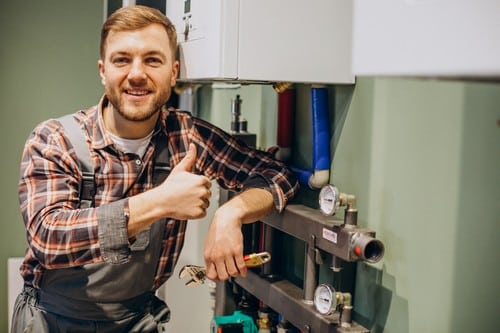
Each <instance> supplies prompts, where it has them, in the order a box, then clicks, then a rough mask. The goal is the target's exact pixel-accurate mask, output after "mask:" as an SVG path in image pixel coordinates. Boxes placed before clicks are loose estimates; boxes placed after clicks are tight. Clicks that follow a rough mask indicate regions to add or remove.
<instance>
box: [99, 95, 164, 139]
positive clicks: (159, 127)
mask: <svg viewBox="0 0 500 333" xmlns="http://www.w3.org/2000/svg"><path fill="white" fill-rule="evenodd" d="M108 103H109V100H108V98H107V97H106V95H103V96H102V97H101V99H100V100H99V104H98V105H97V114H96V118H97V119H96V121H95V125H94V126H93V127H94V128H93V131H94V133H93V134H94V136H93V137H94V140H93V144H92V147H93V148H94V149H104V148H105V147H108V146H112V145H113V144H114V141H113V139H112V138H111V136H110V135H109V134H108V132H107V131H106V127H105V126H104V119H103V110H104V108H105V107H106V106H107V105H108ZM168 113H169V110H168V109H167V107H166V106H164V107H163V108H162V110H161V112H160V116H159V117H158V121H157V123H156V125H155V129H154V131H153V138H154V137H156V136H157V135H159V133H164V134H165V135H166V133H167V130H166V126H165V121H166V119H167V115H168Z"/></svg>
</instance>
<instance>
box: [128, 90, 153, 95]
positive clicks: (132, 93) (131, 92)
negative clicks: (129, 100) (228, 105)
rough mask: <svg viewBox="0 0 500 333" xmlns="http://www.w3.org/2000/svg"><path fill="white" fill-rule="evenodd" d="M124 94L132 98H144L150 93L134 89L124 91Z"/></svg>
mask: <svg viewBox="0 0 500 333" xmlns="http://www.w3.org/2000/svg"><path fill="white" fill-rule="evenodd" d="M125 93H126V94H127V95H132V96H145V95H147V94H149V93H150V91H149V90H142V89H134V90H131V89H127V90H125Z"/></svg>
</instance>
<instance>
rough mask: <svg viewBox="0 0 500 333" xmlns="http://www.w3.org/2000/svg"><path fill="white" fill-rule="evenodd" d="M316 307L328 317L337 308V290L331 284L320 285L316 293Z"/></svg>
mask: <svg viewBox="0 0 500 333" xmlns="http://www.w3.org/2000/svg"><path fill="white" fill-rule="evenodd" d="M313 302H314V307H315V308H316V310H317V311H318V312H319V313H321V314H322V315H325V316H328V315H331V314H332V313H333V312H335V309H336V308H337V297H336V293H335V289H333V287H332V286H330V285H329V284H320V285H319V286H318V287H317V288H316V290H315V291H314V300H313Z"/></svg>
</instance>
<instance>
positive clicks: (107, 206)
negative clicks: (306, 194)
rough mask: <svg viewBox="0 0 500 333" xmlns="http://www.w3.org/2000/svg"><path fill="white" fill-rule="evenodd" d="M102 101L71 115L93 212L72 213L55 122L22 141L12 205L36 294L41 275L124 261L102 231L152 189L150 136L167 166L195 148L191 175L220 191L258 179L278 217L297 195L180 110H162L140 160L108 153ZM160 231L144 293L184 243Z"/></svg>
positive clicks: (170, 226)
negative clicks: (165, 154) (87, 157)
mask: <svg viewBox="0 0 500 333" xmlns="http://www.w3.org/2000/svg"><path fill="white" fill-rule="evenodd" d="M105 103H107V100H106V98H103V99H101V101H100V103H99V105H97V106H94V107H92V108H90V109H88V110H85V111H79V112H77V113H76V115H77V118H78V119H79V120H80V122H81V124H82V125H83V127H84V128H85V130H86V131H85V135H86V136H87V140H88V144H89V147H90V150H91V156H92V160H93V164H94V169H95V183H96V194H95V197H94V200H95V207H93V208H84V209H81V208H79V205H80V201H79V184H80V180H81V176H82V175H81V171H80V169H79V167H78V161H77V157H76V153H75V150H74V149H73V147H72V146H71V144H70V142H69V140H68V139H67V137H66V135H65V134H64V129H63V128H62V127H61V125H60V123H59V122H58V121H57V120H53V119H52V120H47V121H45V122H43V123H41V124H40V125H38V126H37V127H36V128H35V129H34V131H33V132H32V133H31V135H30V136H29V138H28V140H27V142H26V145H25V148H24V153H23V156H22V162H21V171H20V182H19V201H20V206H21V211H22V215H23V219H24V223H25V225H26V230H27V238H28V244H29V248H28V250H27V253H26V256H25V259H24V263H23V265H22V266H21V274H22V276H23V278H24V280H25V283H26V284H28V285H32V286H34V287H35V288H38V287H39V286H40V281H41V279H42V277H43V274H44V271H45V270H47V269H57V268H68V267H74V266H81V265H85V264H91V263H98V262H110V263H118V262H126V261H127V256H128V253H129V250H130V249H129V247H130V245H131V244H129V240H128V239H126V237H125V238H124V239H123V237H122V239H121V240H120V241H119V242H121V243H122V244H111V243H112V242H111V241H110V239H113V237H114V235H113V234H110V233H112V232H113V230H117V228H118V229H120V228H121V229H122V230H126V223H127V216H128V197H130V196H133V195H136V194H138V193H141V192H144V191H147V190H149V189H151V188H152V187H153V186H154V184H153V180H152V179H153V178H152V176H153V169H154V168H153V164H154V161H153V156H154V151H155V145H154V142H158V141H157V140H158V138H160V139H163V140H164V141H165V143H166V144H168V150H169V159H170V165H171V167H174V166H175V165H177V164H178V163H179V162H180V161H181V160H182V158H183V157H184V156H185V155H186V150H187V147H188V144H189V142H193V143H195V145H196V146H197V155H198V156H197V157H198V158H197V161H196V165H195V170H194V171H193V172H195V173H198V174H203V175H205V176H207V177H208V178H210V179H217V182H218V184H219V185H220V186H222V187H223V188H226V189H229V190H234V191H240V190H242V189H243V188H245V187H246V186H251V185H248V183H249V182H248V180H249V179H255V177H257V178H258V177H262V178H261V179H264V180H265V181H266V183H267V184H268V189H269V190H270V191H271V193H272V194H273V198H274V202H275V207H276V209H277V210H278V211H281V210H282V209H283V208H284V206H285V204H286V202H287V201H288V200H289V199H290V198H292V197H293V196H294V194H295V193H296V191H297V189H298V184H297V182H296V179H295V176H293V174H291V173H290V172H289V171H288V169H287V168H286V167H285V166H284V165H283V164H282V163H281V162H277V161H275V160H274V159H273V158H271V156H270V155H269V154H268V153H266V152H263V151H259V150H253V149H249V148H248V147H246V146H244V145H242V144H241V143H240V142H238V141H237V140H235V139H234V138H232V137H231V136H230V135H229V134H227V133H225V132H224V131H222V130H220V129H219V128H217V127H215V126H213V125H211V124H209V123H207V122H205V121H203V120H201V119H198V118H195V117H192V116H191V115H190V114H189V113H188V112H183V111H178V110H173V109H169V110H166V109H165V110H163V111H162V112H161V115H160V118H159V121H158V123H157V125H156V128H155V131H154V134H153V138H152V140H151V142H150V144H149V146H148V148H147V150H146V152H145V154H144V156H143V158H142V159H140V158H139V157H138V156H137V155H133V154H124V153H122V152H120V151H119V150H117V149H116V147H115V145H114V143H113V141H112V139H111V137H110V136H109V134H108V133H106V131H105V129H104V126H103V120H102V107H103V106H104V105H105ZM250 183H252V182H250ZM117 211H118V212H119V214H116V212H117ZM111 214H112V215H113V216H110V215H111ZM117 215H118V216H117ZM110 221H111V222H112V223H113V224H114V225H115V226H112V227H111V228H109V227H108V225H106V223H108V224H109V223H111V222H110ZM165 226H166V227H165V233H164V236H163V243H162V250H161V251H162V252H161V257H160V260H159V262H158V267H157V270H156V276H155V279H154V283H153V286H152V287H151V290H155V289H157V288H158V287H159V286H160V285H161V284H162V283H163V282H165V281H166V280H167V279H168V277H169V276H170V275H171V274H172V272H173V268H174V266H175V263H176V262H177V259H178V256H179V253H180V251H181V249H182V245H183V242H184V234H185V228H186V221H179V220H173V219H167V220H166V225H165ZM125 235H126V233H125ZM115 242H116V239H115ZM123 248H125V249H128V251H123ZM104 253H107V255H104Z"/></svg>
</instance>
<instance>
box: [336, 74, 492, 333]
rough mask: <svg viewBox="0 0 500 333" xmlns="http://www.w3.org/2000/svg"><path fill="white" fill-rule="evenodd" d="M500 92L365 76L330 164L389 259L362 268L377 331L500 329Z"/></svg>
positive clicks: (362, 296)
mask: <svg viewBox="0 0 500 333" xmlns="http://www.w3.org/2000/svg"><path fill="white" fill-rule="evenodd" d="M499 119H500V85H498V84H492V83H474V82H453V81H434V80H421V79H382V78H375V79H369V78H361V79H358V81H357V84H356V88H355V90H354V95H353V99H352V103H351V106H350V108H349V112H348V114H347V118H346V120H345V123H344V127H343V130H342V134H341V136H340V140H339V142H338V147H337V150H336V153H335V158H334V160H333V163H332V167H333V171H332V181H333V182H334V183H335V184H336V185H337V186H338V187H339V188H340V189H341V191H344V192H347V193H353V194H355V195H356V197H357V203H358V209H359V223H360V224H361V225H364V226H368V227H370V228H372V229H374V230H376V231H377V236H378V237H379V238H380V239H381V240H382V241H383V242H384V243H385V245H386V253H385V257H384V259H383V260H382V261H381V262H380V263H378V264H376V265H366V264H359V265H358V275H357V285H356V297H355V300H354V302H355V309H356V316H355V317H356V319H357V320H358V321H360V322H361V323H363V324H364V325H365V326H366V327H368V328H371V329H372V332H387V333H389V332H394V333H404V332H436V333H440V332H454V333H457V332H493V331H497V330H498V327H500V318H499V316H498V309H499V307H500V287H499V286H498V281H500V265H498V262H499V261H498V257H497V256H496V255H497V253H498V249H499V246H498V244H499V242H498V235H499V233H500V220H499V216H500V205H499V204H500V187H499V184H500V154H499V153H500V128H499V124H498V120H499Z"/></svg>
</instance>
